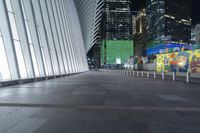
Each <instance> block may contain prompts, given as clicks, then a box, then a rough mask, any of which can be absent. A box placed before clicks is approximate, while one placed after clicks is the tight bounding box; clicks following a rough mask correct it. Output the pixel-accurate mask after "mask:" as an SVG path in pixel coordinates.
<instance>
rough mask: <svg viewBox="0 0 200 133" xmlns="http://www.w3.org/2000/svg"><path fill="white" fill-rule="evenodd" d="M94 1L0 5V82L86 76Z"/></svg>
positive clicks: (0, 0) (95, 21)
mask: <svg viewBox="0 0 200 133" xmlns="http://www.w3.org/2000/svg"><path fill="white" fill-rule="evenodd" d="M101 7H102V1H100V0H0V17H1V21H0V61H1V64H0V82H2V81H5V80H16V79H30V78H37V77H48V76H58V75H66V74H73V73H79V72H85V71H88V64H87V59H86V53H87V51H88V50H89V49H90V47H91V46H92V45H93V44H94V43H95V38H96V37H95V36H96V34H97V30H98V26H99V21H100V18H101Z"/></svg>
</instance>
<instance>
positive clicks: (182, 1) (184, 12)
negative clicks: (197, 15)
mask: <svg viewBox="0 0 200 133" xmlns="http://www.w3.org/2000/svg"><path fill="white" fill-rule="evenodd" d="M191 1H192V0H173V1H172V0H147V24H148V26H147V30H148V40H149V44H148V48H149V50H148V51H147V52H148V54H157V53H160V52H164V51H169V50H171V52H172V51H173V49H174V48H175V49H178V48H180V47H184V45H187V44H189V42H190V34H191V4H192V2H191ZM166 49H167V50H166ZM169 52H170V51H169Z"/></svg>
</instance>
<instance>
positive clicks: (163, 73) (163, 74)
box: [162, 71, 165, 80]
mask: <svg viewBox="0 0 200 133" xmlns="http://www.w3.org/2000/svg"><path fill="white" fill-rule="evenodd" d="M162 80H165V72H164V71H162Z"/></svg>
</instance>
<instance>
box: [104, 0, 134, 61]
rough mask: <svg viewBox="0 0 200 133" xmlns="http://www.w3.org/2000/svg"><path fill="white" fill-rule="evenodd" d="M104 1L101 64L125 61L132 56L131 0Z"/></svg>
mask: <svg viewBox="0 0 200 133" xmlns="http://www.w3.org/2000/svg"><path fill="white" fill-rule="evenodd" d="M104 2H105V4H104V10H103V18H102V39H103V43H102V46H101V54H102V56H101V65H104V64H118V63H119V64H121V63H125V62H126V61H125V60H127V59H128V58H129V57H130V56H133V41H132V40H133V35H132V34H133V30H132V28H133V27H132V15H131V1H130V0H105V1H104ZM121 48H122V49H121ZM129 48H131V49H129ZM114 49H115V50H114ZM120 49H121V50H120ZM129 51H132V52H131V53H130V52H129Z"/></svg>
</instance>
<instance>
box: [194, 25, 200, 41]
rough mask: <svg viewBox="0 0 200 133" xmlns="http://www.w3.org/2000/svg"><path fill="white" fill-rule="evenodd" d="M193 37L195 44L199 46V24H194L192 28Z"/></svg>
mask: <svg viewBox="0 0 200 133" xmlns="http://www.w3.org/2000/svg"><path fill="white" fill-rule="evenodd" d="M194 37H195V38H194V40H195V44H198V45H200V24H196V25H195V27H194Z"/></svg>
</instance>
